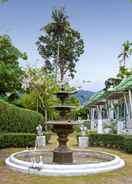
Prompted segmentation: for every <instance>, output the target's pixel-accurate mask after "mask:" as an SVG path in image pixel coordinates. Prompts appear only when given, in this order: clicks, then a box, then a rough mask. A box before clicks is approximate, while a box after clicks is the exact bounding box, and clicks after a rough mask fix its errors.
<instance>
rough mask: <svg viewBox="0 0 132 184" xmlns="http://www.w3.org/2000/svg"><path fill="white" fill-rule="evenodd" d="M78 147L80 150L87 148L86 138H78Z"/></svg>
mask: <svg viewBox="0 0 132 184" xmlns="http://www.w3.org/2000/svg"><path fill="white" fill-rule="evenodd" d="M79 147H80V148H87V147H88V137H86V136H80V137H79Z"/></svg>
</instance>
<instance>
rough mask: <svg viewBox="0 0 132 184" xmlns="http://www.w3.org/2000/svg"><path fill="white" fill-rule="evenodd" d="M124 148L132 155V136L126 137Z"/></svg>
mask: <svg viewBox="0 0 132 184" xmlns="http://www.w3.org/2000/svg"><path fill="white" fill-rule="evenodd" d="M123 148H124V151H126V152H127V153H132V136H126V137H124V142H123Z"/></svg>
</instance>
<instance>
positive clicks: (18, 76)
mask: <svg viewBox="0 0 132 184" xmlns="http://www.w3.org/2000/svg"><path fill="white" fill-rule="evenodd" d="M19 59H27V55H26V53H21V52H20V51H19V50H18V49H17V48H16V47H15V46H14V45H13V44H12V41H11V39H10V37H9V36H8V35H2V36H0V94H1V95H6V93H7V92H10V93H11V92H13V91H14V90H20V89H21V82H22V75H23V71H22V69H21V67H20V66H19V62H18V60H19Z"/></svg>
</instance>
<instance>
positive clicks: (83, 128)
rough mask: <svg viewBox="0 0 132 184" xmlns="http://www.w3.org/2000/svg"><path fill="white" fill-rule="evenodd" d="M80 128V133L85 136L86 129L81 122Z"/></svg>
mask: <svg viewBox="0 0 132 184" xmlns="http://www.w3.org/2000/svg"><path fill="white" fill-rule="evenodd" d="M80 130H81V135H82V136H85V135H86V131H87V127H85V126H84V125H83V124H81V126H80Z"/></svg>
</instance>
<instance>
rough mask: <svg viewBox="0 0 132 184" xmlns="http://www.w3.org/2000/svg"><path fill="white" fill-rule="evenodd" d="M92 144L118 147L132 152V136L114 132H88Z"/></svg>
mask: <svg viewBox="0 0 132 184" xmlns="http://www.w3.org/2000/svg"><path fill="white" fill-rule="evenodd" d="M88 137H89V144H90V146H103V147H108V148H116V149H120V150H122V151H125V152H127V153H132V136H124V135H114V134H88Z"/></svg>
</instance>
